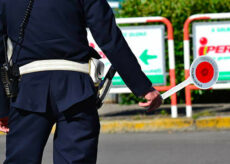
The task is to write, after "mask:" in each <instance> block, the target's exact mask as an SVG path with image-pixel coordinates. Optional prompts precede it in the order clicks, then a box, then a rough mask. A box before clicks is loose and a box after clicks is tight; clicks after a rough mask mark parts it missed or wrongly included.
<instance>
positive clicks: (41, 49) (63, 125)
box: [0, 0, 162, 164]
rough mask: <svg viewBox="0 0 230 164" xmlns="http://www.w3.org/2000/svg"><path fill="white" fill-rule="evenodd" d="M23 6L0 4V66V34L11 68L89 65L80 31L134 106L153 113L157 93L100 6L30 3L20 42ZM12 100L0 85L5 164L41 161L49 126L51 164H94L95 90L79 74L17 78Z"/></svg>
mask: <svg viewBox="0 0 230 164" xmlns="http://www.w3.org/2000/svg"><path fill="white" fill-rule="evenodd" d="M28 3H29V0H10V1H9V0H0V64H1V66H2V64H3V63H4V62H5V58H4V46H3V35H7V36H8V37H9V38H10V39H11V41H12V42H13V47H15V49H14V51H13V62H14V63H16V64H17V65H18V66H19V67H21V66H24V65H26V64H28V63H31V62H34V61H41V60H51V59H57V60H67V61H74V62H76V63H80V64H84V63H88V61H89V59H90V58H91V57H92V55H93V54H95V51H94V50H93V49H92V48H91V47H89V43H88V41H87V33H86V27H88V28H89V29H90V31H91V32H92V34H93V36H94V38H95V40H96V42H97V44H98V45H99V46H100V48H101V49H102V50H103V52H104V53H105V54H106V55H107V57H108V59H109V60H110V61H111V63H112V65H113V67H114V68H115V69H116V70H117V71H118V73H119V74H120V76H121V77H122V78H123V80H124V81H125V83H126V84H127V86H128V87H129V88H130V89H131V90H132V92H133V93H134V94H135V95H136V96H144V97H145V98H146V99H147V102H146V103H140V106H143V107H149V109H148V110H154V109H156V108H157V107H159V106H160V104H161V103H162V101H161V98H160V94H159V92H158V91H157V90H155V89H154V88H153V87H152V84H151V82H150V81H149V80H148V78H147V77H146V76H145V75H144V73H143V72H142V71H141V68H140V66H139V64H138V62H137V59H136V58H135V56H134V55H133V53H132V51H131V50H130V48H129V47H128V45H127V43H126V41H125V39H124V38H123V36H122V33H121V31H120V30H119V28H118V27H117V26H116V23H115V18H114V15H113V12H112V10H111V8H110V7H109V5H108V3H107V1H106V0H35V1H34V4H33V8H32V10H31V11H30V12H31V13H30V18H29V21H28V23H27V25H26V29H25V33H24V39H23V42H21V43H18V37H19V27H20V24H21V22H22V21H23V17H24V15H25V10H26V9H27V6H28ZM18 85H19V90H18V94H17V97H16V98H15V99H11V100H9V99H8V98H7V97H6V95H5V92H4V88H3V84H2V82H0V118H1V119H0V130H1V131H3V132H6V133H7V136H6V160H5V162H4V163H5V164H38V163H41V159H42V154H43V149H44V146H45V144H46V142H47V139H48V136H49V134H50V131H51V128H52V126H53V125H54V123H56V131H55V134H54V139H53V140H54V144H53V145H54V148H53V151H54V163H55V164H69V163H76V164H83V163H86V164H94V163H96V156H97V143H98V135H99V129H100V124H99V119H98V113H97V109H96V105H95V100H96V93H95V92H96V91H95V87H94V84H93V82H92V79H91V78H90V76H89V75H88V74H86V73H83V72H80V71H68V70H61V71H60V70H49V71H48V70H47V71H40V72H34V73H28V74H25V75H23V76H21V77H20V80H19V84H18Z"/></svg>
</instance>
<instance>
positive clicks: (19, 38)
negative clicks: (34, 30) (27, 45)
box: [9, 0, 35, 63]
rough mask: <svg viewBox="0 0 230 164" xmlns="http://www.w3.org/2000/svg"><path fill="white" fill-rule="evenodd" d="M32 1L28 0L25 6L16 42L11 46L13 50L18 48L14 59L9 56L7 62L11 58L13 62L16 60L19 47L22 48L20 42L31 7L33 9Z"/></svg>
mask: <svg viewBox="0 0 230 164" xmlns="http://www.w3.org/2000/svg"><path fill="white" fill-rule="evenodd" d="M34 1H35V0H29V3H28V6H27V8H26V11H25V15H24V17H23V20H22V23H21V24H20V26H19V34H18V39H17V41H16V43H15V45H14V47H13V51H14V52H15V50H16V48H17V46H19V50H18V52H17V54H16V56H15V57H14V60H13V59H12V56H11V58H10V60H9V62H11V61H12V60H13V63H16V62H17V59H18V56H19V53H20V51H21V48H22V43H23V41H24V36H25V30H26V27H27V25H28V23H29V19H30V15H31V12H32V9H33V4H34ZM13 54H14V53H13Z"/></svg>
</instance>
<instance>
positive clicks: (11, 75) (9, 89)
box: [1, 64, 20, 98]
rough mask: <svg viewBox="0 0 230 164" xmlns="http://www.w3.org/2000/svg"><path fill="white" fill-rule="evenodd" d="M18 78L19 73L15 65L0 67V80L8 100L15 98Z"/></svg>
mask: <svg viewBox="0 0 230 164" xmlns="http://www.w3.org/2000/svg"><path fill="white" fill-rule="evenodd" d="M19 78H20V73H19V67H18V66H17V65H13V66H7V64H4V65H3V66H2V67H1V80H2V82H3V85H4V88H5V93H6V95H7V97H8V98H16V97H17V94H18V81H19Z"/></svg>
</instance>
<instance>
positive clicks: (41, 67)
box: [19, 59, 90, 75]
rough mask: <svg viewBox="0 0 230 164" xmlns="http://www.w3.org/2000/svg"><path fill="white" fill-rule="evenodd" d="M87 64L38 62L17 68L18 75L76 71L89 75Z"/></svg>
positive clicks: (56, 61)
mask: <svg viewBox="0 0 230 164" xmlns="http://www.w3.org/2000/svg"><path fill="white" fill-rule="evenodd" d="M89 69H90V68H89V64H88V63H86V64H81V63H78V62H74V61H69V60H63V59H58V60H38V61H34V62H31V63H29V64H26V65H23V66H21V67H20V68H19V71H20V75H24V74H27V73H33V72H41V71H56V70H60V71H77V72H83V73H87V74H89Z"/></svg>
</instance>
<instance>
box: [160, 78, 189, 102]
mask: <svg viewBox="0 0 230 164" xmlns="http://www.w3.org/2000/svg"><path fill="white" fill-rule="evenodd" d="M191 83H192V78H191V77H189V78H187V79H186V80H185V81H183V82H182V83H180V84H177V85H176V86H175V87H173V88H171V89H170V90H168V91H167V92H165V93H163V94H161V97H162V99H166V98H168V97H170V96H171V95H172V94H174V93H176V92H178V91H179V90H181V89H183V88H184V87H186V86H187V85H189V84H191Z"/></svg>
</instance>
